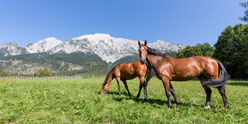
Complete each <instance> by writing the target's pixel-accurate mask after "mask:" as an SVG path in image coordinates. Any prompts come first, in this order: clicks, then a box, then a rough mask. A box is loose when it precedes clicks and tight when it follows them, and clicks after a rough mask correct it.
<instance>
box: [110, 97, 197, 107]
mask: <svg viewBox="0 0 248 124" xmlns="http://www.w3.org/2000/svg"><path fill="white" fill-rule="evenodd" d="M113 99H114V100H115V101H117V102H121V101H122V100H124V99H125V100H133V101H135V102H137V103H149V104H151V105H153V104H157V105H168V101H167V100H162V99H148V100H147V101H146V100H144V99H141V98H137V97H134V96H131V97H127V98H121V97H120V98H113ZM171 103H172V104H176V102H175V101H174V100H172V101H171ZM180 106H195V107H202V106H201V105H196V104H192V103H181V102H180Z"/></svg>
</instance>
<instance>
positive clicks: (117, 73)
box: [101, 61, 154, 100]
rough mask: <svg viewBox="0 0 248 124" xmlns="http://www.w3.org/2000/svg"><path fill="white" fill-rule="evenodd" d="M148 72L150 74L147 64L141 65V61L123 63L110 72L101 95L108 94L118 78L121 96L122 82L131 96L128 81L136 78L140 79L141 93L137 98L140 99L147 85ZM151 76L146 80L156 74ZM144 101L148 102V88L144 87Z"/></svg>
mask: <svg viewBox="0 0 248 124" xmlns="http://www.w3.org/2000/svg"><path fill="white" fill-rule="evenodd" d="M147 72H148V73H149V72H150V71H149V67H147V65H145V64H141V63H140V61H137V62H133V63H128V64H122V63H121V64H118V65H116V66H115V67H114V68H112V69H111V70H110V71H109V72H108V74H107V76H106V78H105V81H104V82H103V84H102V90H101V94H102V95H103V94H106V93H107V91H108V90H109V85H110V83H111V81H112V80H113V79H114V78H116V81H117V85H118V90H119V95H120V94H121V91H120V81H122V82H123V84H124V85H125V88H126V90H127V92H128V95H129V96H131V94H130V91H129V89H128V85H127V82H126V80H131V79H134V78H136V77H139V80H140V86H139V92H138V94H137V97H139V96H140V92H141V89H142V87H143V86H144V84H145V80H144V79H145V76H146V74H147ZM149 74H152V73H149ZM149 74H148V76H147V78H146V81H149V80H150V78H151V77H152V76H153V75H154V74H153V75H149ZM144 99H145V100H147V88H146V86H144Z"/></svg>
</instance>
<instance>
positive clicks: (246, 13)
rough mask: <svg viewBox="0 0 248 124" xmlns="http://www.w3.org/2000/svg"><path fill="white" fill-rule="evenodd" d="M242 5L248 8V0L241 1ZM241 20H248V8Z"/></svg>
mask: <svg viewBox="0 0 248 124" xmlns="http://www.w3.org/2000/svg"><path fill="white" fill-rule="evenodd" d="M240 6H242V7H243V8H247V7H248V2H243V3H240ZM240 20H242V21H244V22H248V10H246V11H245V15H244V16H243V17H240Z"/></svg>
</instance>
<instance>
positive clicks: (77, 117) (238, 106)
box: [0, 78, 248, 124]
mask: <svg viewBox="0 0 248 124" xmlns="http://www.w3.org/2000/svg"><path fill="white" fill-rule="evenodd" d="M103 80H104V79H101V78H98V79H50V80H14V79H10V80H3V79H2V80H0V123H25V124H26V123H53V124H63V123H64V124H68V123H155V124H157V123H248V81H229V83H230V84H229V85H227V87H226V92H227V99H228V101H229V105H230V109H228V110H227V109H224V107H223V102H222V98H221V96H220V94H219V93H218V91H217V90H216V89H214V88H212V90H213V92H212V98H211V108H210V109H204V104H205V92H204V90H203V88H202V87H201V85H200V83H199V81H187V82H172V84H173V87H174V89H175V91H176V95H177V97H178V99H179V101H180V103H181V106H180V107H179V108H176V104H175V102H174V99H173V97H172V96H171V97H172V101H173V108H172V109H168V108H167V99H166V96H165V92H164V88H163V85H162V83H161V81H159V80H157V79H155V78H153V79H152V80H151V81H150V82H149V85H148V101H147V102H144V101H143V100H142V99H143V90H142V95H141V98H139V99H138V98H136V97H135V96H136V95H137V92H138V86H139V83H138V82H139V81H138V79H135V80H131V81H128V82H127V83H128V86H129V89H130V92H131V94H132V97H129V96H127V92H126V90H125V88H124V85H123V84H121V91H122V95H121V96H119V95H118V89H117V84H116V81H115V80H113V82H112V83H111V86H110V90H109V92H108V93H107V94H106V95H103V96H102V95H99V91H100V89H101V83H102V82H103Z"/></svg>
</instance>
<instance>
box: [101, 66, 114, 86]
mask: <svg viewBox="0 0 248 124" xmlns="http://www.w3.org/2000/svg"><path fill="white" fill-rule="evenodd" d="M115 67H116V66H115ZM115 67H113V68H112V69H111V70H110V71H109V72H108V74H107V76H106V78H105V80H104V83H103V84H102V85H103V86H105V85H106V84H107V82H108V79H109V78H111V80H112V79H113V78H114V77H113V70H114V69H115Z"/></svg>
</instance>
